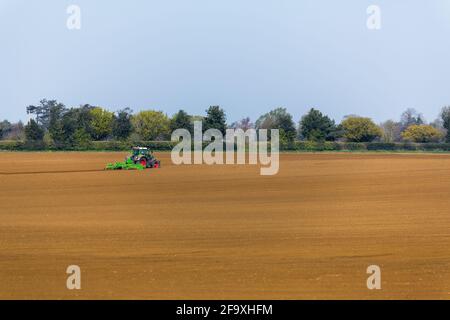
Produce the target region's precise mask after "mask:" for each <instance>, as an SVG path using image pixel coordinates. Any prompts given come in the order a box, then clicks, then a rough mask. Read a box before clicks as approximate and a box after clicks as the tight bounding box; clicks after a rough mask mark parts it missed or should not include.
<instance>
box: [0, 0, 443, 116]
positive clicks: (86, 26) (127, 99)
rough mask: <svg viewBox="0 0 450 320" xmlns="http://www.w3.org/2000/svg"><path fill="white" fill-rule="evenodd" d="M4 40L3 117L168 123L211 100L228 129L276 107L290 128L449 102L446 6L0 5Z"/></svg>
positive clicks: (193, 0)
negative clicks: (88, 111) (95, 115)
mask: <svg viewBox="0 0 450 320" xmlns="http://www.w3.org/2000/svg"><path fill="white" fill-rule="evenodd" d="M70 4H77V5H79V6H80V7H81V10H82V28H81V30H79V31H70V30H68V29H67V28H66V19H67V17H68V15H67V13H66V8H67V6H68V5H70ZM370 4H377V5H379V6H380V7H381V10H382V29H381V30H379V31H370V30H368V29H367V27H366V19H367V14H366V9H367V7H368V6H369V5H370ZM0 39H1V50H0V119H4V118H7V119H10V120H14V121H15V120H19V119H22V120H25V119H26V118H27V116H26V114H25V107H26V106H27V105H29V104H35V103H38V101H39V100H40V99H41V98H44V97H45V98H55V99H58V100H60V101H62V102H64V103H65V104H66V105H68V106H75V105H79V104H82V103H90V104H93V105H100V106H105V107H108V108H110V109H111V110H117V109H119V108H122V107H131V108H133V109H134V110H135V111H139V110H142V109H159V110H163V111H165V112H166V113H167V114H169V115H171V114H173V113H174V112H176V111H177V110H178V109H180V108H183V109H185V110H186V111H188V112H190V113H192V114H203V113H204V110H205V109H206V108H207V107H208V106H210V105H217V104H218V105H220V106H222V107H223V108H224V109H225V110H226V111H227V114H228V120H229V122H232V121H234V120H237V119H239V118H242V117H245V116H247V115H248V116H250V117H251V118H252V120H255V119H256V118H257V116H259V115H260V114H262V113H265V112H267V111H269V110H270V109H272V108H274V107H278V106H283V107H286V108H288V110H289V111H290V112H291V113H292V114H293V116H294V118H295V121H298V119H299V118H300V116H301V115H302V114H304V113H305V112H306V111H307V110H308V109H309V108H310V107H316V108H319V109H320V110H322V111H323V112H325V113H327V114H329V115H330V116H332V117H333V118H335V119H336V120H338V121H340V120H341V119H342V117H343V116H344V115H346V114H360V115H365V116H370V117H373V118H374V119H375V120H376V121H381V120H384V119H389V118H395V119H397V118H399V116H400V113H401V112H402V111H403V110H404V109H405V108H407V107H413V108H416V109H417V110H419V111H421V112H423V113H424V115H425V117H426V118H427V120H434V118H436V117H437V115H438V113H439V110H440V108H441V107H442V106H444V105H450V41H449V40H450V0H428V1H423V0H420V1H419V0H395V1H392V0H372V1H366V0H344V1H335V0H271V1H268V0H221V1H218V0H166V1H153V0H129V1H107V0H72V1H65V0H40V1H29V0H26V1H25V0H0Z"/></svg>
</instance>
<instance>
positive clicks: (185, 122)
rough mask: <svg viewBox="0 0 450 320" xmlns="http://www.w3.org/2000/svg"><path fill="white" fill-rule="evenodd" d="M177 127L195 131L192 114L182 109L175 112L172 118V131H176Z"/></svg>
mask: <svg viewBox="0 0 450 320" xmlns="http://www.w3.org/2000/svg"><path fill="white" fill-rule="evenodd" d="M177 129H186V130H188V131H189V132H191V133H193V131H194V128H193V125H192V116H190V115H189V114H187V112H185V111H184V110H180V111H178V112H177V113H175V114H174V115H173V117H172V119H170V131H171V132H174V131H175V130H177Z"/></svg>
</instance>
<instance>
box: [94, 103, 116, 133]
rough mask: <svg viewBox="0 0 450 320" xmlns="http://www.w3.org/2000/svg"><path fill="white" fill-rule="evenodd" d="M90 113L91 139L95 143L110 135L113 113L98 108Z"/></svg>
mask: <svg viewBox="0 0 450 320" xmlns="http://www.w3.org/2000/svg"><path fill="white" fill-rule="evenodd" d="M90 113H91V117H92V118H91V130H92V137H93V138H94V139H95V140H97V141H98V140H103V139H106V138H108V137H109V136H110V135H111V133H112V124H113V120H114V113H112V112H110V111H107V110H105V109H103V108H100V107H96V108H93V109H92V110H91V112H90Z"/></svg>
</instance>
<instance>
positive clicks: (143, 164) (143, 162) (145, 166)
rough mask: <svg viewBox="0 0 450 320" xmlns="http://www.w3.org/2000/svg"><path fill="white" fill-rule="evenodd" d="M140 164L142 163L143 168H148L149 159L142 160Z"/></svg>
mask: <svg viewBox="0 0 450 320" xmlns="http://www.w3.org/2000/svg"><path fill="white" fill-rule="evenodd" d="M139 163H140V164H141V166H143V167H144V168H147V159H145V158H142V159H141V160H139Z"/></svg>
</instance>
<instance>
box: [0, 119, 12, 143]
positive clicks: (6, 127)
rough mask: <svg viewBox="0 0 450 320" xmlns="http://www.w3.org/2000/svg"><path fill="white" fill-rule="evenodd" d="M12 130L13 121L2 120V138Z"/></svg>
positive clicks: (0, 133) (0, 123)
mask: <svg viewBox="0 0 450 320" xmlns="http://www.w3.org/2000/svg"><path fill="white" fill-rule="evenodd" d="M10 131H11V123H10V122H9V121H8V120H3V121H2V122H0V140H1V139H3V138H4V137H5V136H6V135H7V134H8V133H9V132H10Z"/></svg>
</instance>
